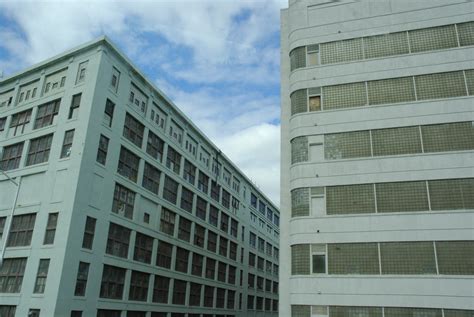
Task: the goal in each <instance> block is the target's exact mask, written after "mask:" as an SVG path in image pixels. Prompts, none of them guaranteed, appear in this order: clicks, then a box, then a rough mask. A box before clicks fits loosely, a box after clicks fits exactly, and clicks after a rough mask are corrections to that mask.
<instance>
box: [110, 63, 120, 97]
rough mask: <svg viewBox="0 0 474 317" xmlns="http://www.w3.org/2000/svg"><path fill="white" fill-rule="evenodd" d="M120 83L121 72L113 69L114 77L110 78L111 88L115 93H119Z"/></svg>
mask: <svg viewBox="0 0 474 317" xmlns="http://www.w3.org/2000/svg"><path fill="white" fill-rule="evenodd" d="M119 82H120V72H119V71H118V69H117V68H115V67H113V68H112V77H111V78H110V87H111V88H112V90H113V91H115V92H117V90H118V86H119Z"/></svg>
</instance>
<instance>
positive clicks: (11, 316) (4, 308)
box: [0, 305, 278, 317]
mask: <svg viewBox="0 0 474 317" xmlns="http://www.w3.org/2000/svg"><path fill="white" fill-rule="evenodd" d="M276 306H278V305H276ZM15 312H16V306H10V305H0V316H2V317H15ZM40 313H41V310H40V309H34V308H33V309H30V310H29V311H28V317H40ZM82 313H83V312H82V311H80V310H71V315H70V316H71V317H83V316H84V315H83V314H82ZM96 316H97V317H122V316H123V315H122V311H120V310H115V309H98V310H97V315H96ZM168 316H170V317H186V316H187V317H235V315H222V314H216V315H214V314H202V315H201V314H191V313H188V314H186V313H167V312H156V311H153V312H151V315H147V312H146V311H135V310H128V311H126V317H168Z"/></svg>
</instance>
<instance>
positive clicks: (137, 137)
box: [123, 113, 145, 148]
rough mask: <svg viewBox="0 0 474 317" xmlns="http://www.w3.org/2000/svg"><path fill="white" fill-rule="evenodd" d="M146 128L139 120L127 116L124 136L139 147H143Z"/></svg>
mask: <svg viewBox="0 0 474 317" xmlns="http://www.w3.org/2000/svg"><path fill="white" fill-rule="evenodd" d="M144 130H145V126H144V125H143V124H141V123H140V122H139V121H138V120H137V119H135V118H134V117H132V116H131V115H129V114H128V113H127V114H126V116H125V124H124V126H123V136H124V137H125V138H126V139H128V140H129V141H130V142H132V143H133V144H135V145H136V146H138V147H140V148H141V147H142V142H143V131H144Z"/></svg>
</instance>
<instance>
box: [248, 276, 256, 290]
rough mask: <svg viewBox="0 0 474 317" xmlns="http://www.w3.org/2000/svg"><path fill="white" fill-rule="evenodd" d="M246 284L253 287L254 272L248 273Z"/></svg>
mask: <svg viewBox="0 0 474 317" xmlns="http://www.w3.org/2000/svg"><path fill="white" fill-rule="evenodd" d="M247 284H248V286H249V288H255V275H254V274H251V273H249V275H248V276H247Z"/></svg>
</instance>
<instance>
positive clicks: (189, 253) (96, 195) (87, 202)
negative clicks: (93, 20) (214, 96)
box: [0, 38, 280, 317]
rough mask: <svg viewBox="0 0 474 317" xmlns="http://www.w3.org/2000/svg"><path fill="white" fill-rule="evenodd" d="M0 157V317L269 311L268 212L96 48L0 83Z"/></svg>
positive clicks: (103, 44)
mask: <svg viewBox="0 0 474 317" xmlns="http://www.w3.org/2000/svg"><path fill="white" fill-rule="evenodd" d="M0 150H1V154H0V169H1V170H4V171H5V172H6V174H7V175H8V176H9V177H11V181H10V180H8V179H7V177H6V176H5V175H3V174H0V238H1V239H0V248H1V250H2V256H1V261H2V262H3V264H1V265H0V316H1V317H13V316H17V317H23V316H36V317H38V316H41V317H51V316H58V317H66V316H67V317H79V316H82V317H90V316H98V317H119V316H120V317H125V316H127V317H198V316H199V317H211V316H213V317H214V316H219V317H224V316H226V317H227V316H276V315H277V309H278V257H279V232H280V229H279V211H278V209H277V208H276V207H275V206H274V205H273V204H272V203H271V202H270V201H269V200H268V199H267V198H266V197H265V195H264V194H263V193H262V192H261V191H260V190H258V189H257V188H256V186H254V185H253V184H252V182H251V181H250V180H249V179H248V178H247V177H246V176H245V175H244V174H243V173H242V172H241V171H240V170H239V169H238V167H237V166H235V165H234V164H233V163H232V162H231V161H230V160H229V159H228V158H227V157H226V156H225V155H224V154H222V153H221V152H220V150H219V149H218V148H217V147H216V146H215V145H214V144H213V143H212V142H211V141H210V140H209V139H208V138H207V137H206V136H205V135H204V134H203V133H202V132H201V131H200V130H199V129H198V128H197V127H196V126H195V125H194V124H193V123H192V122H191V121H190V120H189V119H188V118H187V117H186V116H185V115H184V114H183V113H182V112H181V111H180V110H179V109H178V108H177V107H176V106H175V105H174V104H173V103H172V102H171V101H170V100H169V99H168V98H167V97H166V96H165V95H164V94H163V93H162V92H161V91H159V90H158V89H157V88H156V87H154V85H153V84H152V83H151V82H150V81H149V80H147V79H146V78H145V77H144V76H143V75H142V74H141V73H140V71H139V70H138V69H137V68H135V67H134V66H133V65H132V64H131V62H130V61H129V60H128V59H127V58H126V57H124V56H123V54H122V53H120V52H119V51H118V50H117V49H116V48H115V47H114V46H113V44H111V43H110V41H109V40H108V39H106V38H100V39H98V40H96V41H93V42H91V43H87V44H85V45H83V46H81V47H79V48H76V49H74V50H71V51H68V52H65V53H64V54H61V55H59V56H56V57H54V58H52V59H49V60H47V61H45V62H42V63H40V64H38V65H35V66H33V67H30V68H28V69H26V70H25V71H23V72H21V73H18V74H15V75H13V76H10V77H7V78H4V79H3V80H1V81H0ZM15 183H16V184H17V185H19V187H17V186H16V185H15ZM17 188H19V195H18V200H17V204H16V205H15V208H14V210H13V217H12V207H13V206H14V200H15V196H16V192H17ZM3 251H4V252H3Z"/></svg>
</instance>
